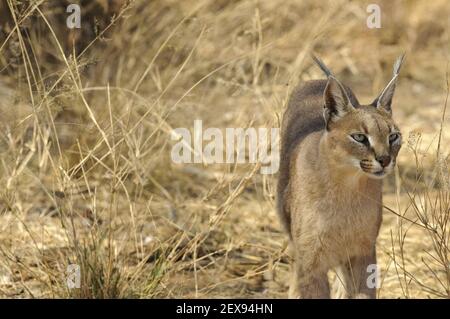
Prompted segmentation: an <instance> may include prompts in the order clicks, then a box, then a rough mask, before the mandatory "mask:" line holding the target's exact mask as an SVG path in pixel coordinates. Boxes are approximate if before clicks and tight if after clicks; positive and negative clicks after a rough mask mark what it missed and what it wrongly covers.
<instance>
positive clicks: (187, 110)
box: [0, 0, 450, 298]
mask: <svg viewBox="0 0 450 319" xmlns="http://www.w3.org/2000/svg"><path fill="white" fill-rule="evenodd" d="M71 2H75V3H76V2H78V3H79V2H80V1H75V0H74V1H39V0H30V1H19V0H1V2H0V25H1V28H0V129H1V131H0V132H1V134H0V136H1V139H0V183H1V185H2V187H1V189H0V297H5V298H24V297H45V298H53V297H82V298H115V297H130V298H152V297H211V298H212V297H249V298H253V297H268V298H281V297H285V296H286V290H287V274H288V269H289V261H290V257H289V254H288V252H287V250H286V237H285V235H284V234H283V233H282V232H281V228H280V225H279V223H278V220H277V218H276V214H275V212H274V185H275V177H274V176H271V175H261V174H260V173H259V171H258V165H254V164H246V165H245V164H240V165H233V164H222V165H201V164H192V165H176V164H174V163H173V162H172V161H171V159H170V150H171V146H172V145H173V141H171V139H170V132H171V130H172V129H173V128H176V127H187V128H192V126H193V120H194V119H202V120H203V123H204V126H207V127H219V128H225V127H249V126H254V127H263V126H264V127H278V125H279V124H278V123H279V118H280V116H281V115H282V111H283V109H284V107H285V105H286V100H287V97H288V94H289V92H290V90H291V89H292V87H293V86H294V85H295V84H296V83H298V82H301V81H305V80H308V79H313V78H320V77H322V75H321V74H320V72H319V70H318V68H317V67H315V66H313V65H312V63H311V61H310V58H309V53H310V52H311V51H315V52H316V53H317V54H318V55H319V56H321V57H322V58H323V59H324V60H325V61H326V63H327V64H328V65H330V67H331V68H332V69H333V70H334V72H335V73H336V74H338V76H339V77H340V78H341V79H342V80H343V82H346V83H347V84H349V85H351V86H352V87H353V88H354V90H355V91H356V94H357V95H358V96H359V97H360V100H361V101H362V102H367V101H369V99H372V98H373V97H374V96H375V95H376V94H377V93H378V91H379V90H380V89H381V88H382V87H383V86H384V84H385V83H386V80H387V79H388V78H389V76H390V72H391V64H392V62H393V61H394V59H395V57H396V56H398V55H399V54H400V53H402V52H406V55H407V59H406V64H405V65H404V68H403V69H402V73H401V78H400V84H399V87H398V90H397V94H396V98H395V101H394V103H395V105H394V113H395V114H394V116H395V117H396V119H397V122H398V123H399V124H400V127H401V128H402V131H403V135H404V137H405V143H404V146H403V149H402V151H401V154H400V156H399V163H398V169H397V170H396V174H395V176H391V177H390V178H389V179H388V180H387V181H386V182H385V205H386V209H385V211H384V222H383V226H382V230H381V234H380V237H379V243H378V261H379V265H380V266H381V270H382V285H381V288H380V289H379V296H380V297H382V298H405V297H406V298H421V297H431V298H436V297H438V298H448V297H449V296H450V263H449V256H450V253H449V247H450V245H449V240H450V181H449V152H450V148H449V143H450V134H449V132H450V131H449V125H450V123H449V119H450V117H449V116H450V110H449V109H447V110H445V109H446V105H447V97H448V61H449V32H450V29H449V25H448V23H449V20H448V15H449V12H450V4H449V2H448V1H447V0H437V1H432V2H430V1H428V2H425V1H395V2H394V1H387V0H386V1H377V2H378V3H380V4H381V8H382V28H381V29H373V30H369V29H368V28H367V27H366V17H367V13H366V6H367V4H368V3H369V2H367V3H364V2H349V1H320V2H319V1H312V0H311V1H273V0H259V1H256V0H255V1H239V0H236V1H225V0H220V1H193V0H192V1H191V0H186V1H172V0H171V1H143V0H136V1H125V0H115V1H107V0H96V1H81V4H82V29H81V30H76V31H71V30H69V29H67V27H66V26H65V19H66V17H67V16H68V14H67V13H66V12H65V9H66V5H67V4H68V3H71ZM372 2H373V1H372ZM68 264H78V265H80V267H81V274H82V286H81V288H80V289H68V288H67V286H66V281H65V280H66V279H65V276H66V273H65V272H66V267H67V265H68Z"/></svg>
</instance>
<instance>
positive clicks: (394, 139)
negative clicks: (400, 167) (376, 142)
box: [389, 133, 400, 144]
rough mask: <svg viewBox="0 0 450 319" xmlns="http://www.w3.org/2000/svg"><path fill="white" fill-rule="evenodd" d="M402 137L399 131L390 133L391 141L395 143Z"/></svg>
mask: <svg viewBox="0 0 450 319" xmlns="http://www.w3.org/2000/svg"><path fill="white" fill-rule="evenodd" d="M399 137H400V134H398V133H392V134H391V135H389V143H391V144H392V143H394V142H395V141H396V140H398V139H399Z"/></svg>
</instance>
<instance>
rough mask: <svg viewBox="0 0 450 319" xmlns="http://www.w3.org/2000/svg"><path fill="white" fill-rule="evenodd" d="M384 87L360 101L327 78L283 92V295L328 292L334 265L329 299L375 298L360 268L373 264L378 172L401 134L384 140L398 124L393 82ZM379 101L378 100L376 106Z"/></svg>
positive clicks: (379, 192) (388, 169) (280, 207)
mask: <svg viewBox="0 0 450 319" xmlns="http://www.w3.org/2000/svg"><path fill="white" fill-rule="evenodd" d="M339 89H341V90H342V91H340V90H339ZM385 91H387V92H389V94H390V96H388V97H386V96H383V95H381V96H380V97H378V98H377V99H376V100H375V101H374V102H373V103H372V104H370V105H360V104H359V102H358V100H357V99H356V97H355V96H354V94H353V93H352V91H351V90H350V89H349V88H348V87H344V86H341V85H340V83H339V81H337V80H336V79H335V78H333V77H330V78H329V80H328V81H324V80H319V81H310V82H307V83H305V84H304V85H302V86H299V87H298V88H297V89H296V90H294V92H293V94H292V96H291V99H290V101H289V105H288V108H287V110H286V112H285V114H284V117H283V122H282V128H281V129H282V140H281V165H280V176H279V180H278V201H277V205H278V212H279V215H280V217H281V221H282V223H283V225H284V227H285V229H286V231H287V232H288V234H289V238H290V241H291V247H292V248H293V256H294V259H295V263H294V265H293V271H292V280H291V283H290V291H289V296H290V297H293V298H298V297H300V298H329V297H330V287H329V283H328V279H327V273H328V271H329V270H330V269H335V270H336V272H337V279H336V282H335V289H336V291H337V297H341V298H350V297H355V298H360V297H361V298H375V295H376V289H374V288H369V287H367V284H366V281H367V277H368V276H369V275H371V273H370V272H368V271H367V266H368V265H370V264H376V252H375V243H376V238H377V236H378V231H379V228H380V224H381V211H382V181H381V178H382V177H384V176H385V175H386V174H388V173H390V172H391V171H392V169H393V166H394V165H395V158H396V156H397V153H398V151H399V149H400V145H401V136H399V137H398V139H397V140H395V143H391V142H389V136H390V135H391V134H394V133H397V132H398V128H397V127H396V125H395V124H394V122H393V120H392V117H391V111H390V102H391V100H392V94H393V91H394V88H389V90H385ZM341 98H342V99H341ZM380 101H382V102H383V103H384V104H385V105H381V106H380V107H377V105H380V104H383V103H380ZM386 101H387V102H386ZM324 105H325V112H324ZM355 132H356V133H357V132H360V133H363V134H364V135H365V136H367V138H368V139H367V141H366V143H365V144H363V143H359V142H357V141H355V140H354V139H353V138H352V134H353V133H355ZM398 134H399V132H398ZM391 137H392V136H391ZM377 159H378V160H377ZM383 159H384V160H383ZM387 159H391V160H390V162H389V164H388V165H386V164H387V163H388V161H387ZM383 161H385V162H386V163H384V164H381V163H382V162H383ZM382 165H386V167H384V168H383V166H382ZM381 171H382V172H381ZM380 172H381V173H380ZM377 174H378V175H380V176H378V175H377Z"/></svg>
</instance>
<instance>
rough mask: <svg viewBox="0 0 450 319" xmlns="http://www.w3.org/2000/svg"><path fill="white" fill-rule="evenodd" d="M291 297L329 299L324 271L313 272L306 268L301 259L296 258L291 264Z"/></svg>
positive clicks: (328, 289) (328, 287)
mask: <svg viewBox="0 0 450 319" xmlns="http://www.w3.org/2000/svg"><path fill="white" fill-rule="evenodd" d="M289 298H291V299H298V298H301V299H329V298H330V286H329V283H328V276H327V272H326V271H322V272H315V271H313V270H311V269H306V268H305V267H304V264H303V263H302V260H301V259H300V258H299V259H296V260H295V263H294V265H293V271H292V278H291V284H290V288H289Z"/></svg>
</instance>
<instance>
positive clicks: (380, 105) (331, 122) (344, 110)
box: [318, 56, 403, 179]
mask: <svg viewBox="0 0 450 319" xmlns="http://www.w3.org/2000/svg"><path fill="white" fill-rule="evenodd" d="M402 61H403V56H401V57H400V58H398V59H397V61H396V63H395V65H394V75H393V78H392V80H391V81H390V82H389V83H388V85H387V86H386V87H385V88H384V89H383V90H382V92H381V93H380V95H379V96H378V97H377V98H376V99H375V100H374V101H373V102H372V103H371V104H368V105H359V104H358V103H357V102H355V101H354V100H356V99H350V98H349V95H348V91H347V90H348V89H347V88H345V87H344V86H343V85H342V84H341V83H340V82H339V81H338V80H337V79H336V78H335V77H334V76H333V75H332V74H331V72H329V70H328V69H327V68H326V67H325V66H324V65H323V63H321V62H320V60H319V61H318V62H319V65H320V66H321V68H322V69H323V68H325V70H326V71H327V72H326V73H327V75H328V83H327V86H326V89H325V91H324V118H325V122H326V134H325V138H326V139H327V140H326V142H327V145H328V150H329V152H328V154H329V156H331V157H332V161H333V163H336V164H337V165H338V166H339V167H341V168H346V169H350V170H354V171H355V172H358V173H361V174H364V175H367V176H369V177H370V178H377V179H380V178H383V177H385V176H386V175H388V174H389V173H391V172H392V170H393V168H394V166H395V162H396V158H397V154H398V152H399V150H400V147H401V144H402V135H401V133H400V130H399V128H398V127H397V125H396V124H395V122H394V120H393V119H392V109H391V105H392V98H393V96H394V91H395V85H396V81H397V77H398V72H399V70H400V66H401V63H402ZM325 70H324V71H325ZM353 104H358V105H353Z"/></svg>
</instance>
